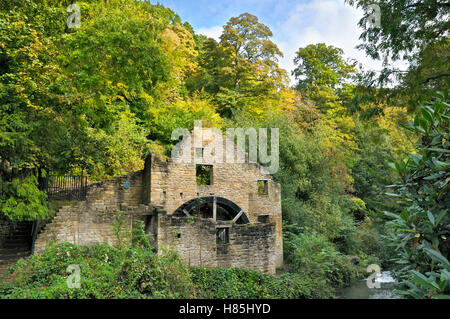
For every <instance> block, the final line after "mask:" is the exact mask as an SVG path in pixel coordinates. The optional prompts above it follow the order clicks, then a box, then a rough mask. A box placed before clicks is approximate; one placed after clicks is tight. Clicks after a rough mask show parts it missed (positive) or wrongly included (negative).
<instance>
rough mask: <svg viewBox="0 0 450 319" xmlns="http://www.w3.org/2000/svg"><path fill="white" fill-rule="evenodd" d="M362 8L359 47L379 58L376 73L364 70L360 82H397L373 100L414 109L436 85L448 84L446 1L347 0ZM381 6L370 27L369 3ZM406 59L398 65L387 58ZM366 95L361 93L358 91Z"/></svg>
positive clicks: (370, 93)
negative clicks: (376, 21) (377, 18)
mask: <svg viewBox="0 0 450 319" xmlns="http://www.w3.org/2000/svg"><path fill="white" fill-rule="evenodd" d="M346 2H348V3H349V4H350V5H353V6H355V7H358V8H360V9H362V10H363V11H364V15H363V17H362V18H361V19H360V21H359V23H358V25H359V26H360V27H361V28H362V29H363V32H362V33H361V35H360V39H361V40H362V41H363V43H361V44H360V45H358V48H359V49H361V50H364V51H365V53H366V54H367V55H369V56H371V57H372V58H374V59H379V60H383V69H382V70H381V72H379V73H376V72H375V71H368V72H364V76H363V77H362V82H361V83H363V87H365V89H366V91H367V92H366V93H368V95H374V94H373V90H367V87H369V88H371V87H372V88H373V87H375V86H384V85H385V84H387V83H394V82H397V83H399V84H397V85H395V87H394V88H393V89H390V90H383V91H384V93H382V94H381V95H379V94H378V93H377V94H376V95H377V98H376V99H377V100H382V101H390V102H391V103H395V104H397V105H405V106H408V108H410V109H415V107H416V106H417V105H420V104H421V103H424V102H425V101H427V100H429V99H430V98H431V97H432V95H433V93H434V92H435V91H437V90H444V89H446V88H448V87H449V84H450V73H449V72H448V70H449V52H450V51H449V37H448V31H449V29H450V23H449V22H448V19H447V16H448V14H449V11H450V8H449V5H448V3H446V2H445V1H440V0H427V1H415V0H380V1H377V2H376V3H374V2H373V1H370V0H346ZM373 4H376V5H378V6H379V8H380V12H379V13H380V26H379V27H378V26H373V25H372V24H371V23H368V21H372V19H373V18H372V15H373V13H374V12H373V10H372V9H371V8H370V6H371V5H373ZM397 60H404V61H406V62H409V67H408V69H407V70H406V71H405V70H399V69H398V68H397V67H394V66H392V64H391V61H397ZM361 93H362V95H365V93H364V92H361Z"/></svg>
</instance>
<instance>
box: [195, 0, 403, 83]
mask: <svg viewBox="0 0 450 319" xmlns="http://www.w3.org/2000/svg"><path fill="white" fill-rule="evenodd" d="M282 9H284V10H282ZM282 9H277V10H276V11H277V15H279V22H278V23H276V25H270V26H269V27H270V28H271V29H272V31H273V34H274V37H273V41H274V42H275V43H276V44H277V45H278V47H279V48H280V50H281V51H282V52H283V54H284V57H283V58H280V60H279V64H280V66H281V67H282V68H284V69H286V70H287V71H288V73H289V74H290V73H291V71H292V70H293V69H294V62H293V60H294V57H295V52H296V51H297V50H298V49H299V48H300V47H305V46H307V45H308V44H316V43H320V42H323V43H325V44H327V45H333V46H335V47H338V48H341V49H342V50H344V57H345V58H352V59H356V60H357V61H358V62H359V63H361V64H362V65H363V67H364V69H366V70H369V69H370V70H376V71H379V70H381V68H382V62H381V61H375V60H373V59H371V58H370V57H368V56H366V55H365V53H364V52H363V51H361V50H358V49H356V46H357V45H358V44H360V43H361V40H359V35H360V34H361V33H362V31H363V30H362V29H360V28H359V26H358V21H359V20H360V19H361V17H362V16H363V12H362V10H361V9H356V8H355V7H352V6H350V5H348V4H345V3H344V0H312V1H309V2H307V3H300V4H297V5H293V6H292V7H290V8H288V9H286V8H282ZM274 10H275V8H274ZM280 11H281V12H280ZM283 14H284V16H283ZM381 19H383V17H381ZM222 30H223V28H222V25H220V26H219V25H218V26H213V27H209V28H200V29H198V30H197V33H200V34H204V35H206V36H208V37H211V38H214V39H216V40H219V37H220V35H221V34H222ZM395 66H396V67H398V68H400V69H402V70H405V69H406V68H407V64H406V63H401V62H397V63H395ZM291 83H292V84H293V83H294V77H293V76H291Z"/></svg>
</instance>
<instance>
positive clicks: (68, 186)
mask: <svg viewBox="0 0 450 319" xmlns="http://www.w3.org/2000/svg"><path fill="white" fill-rule="evenodd" d="M42 189H43V190H45V191H46V192H47V195H48V199H50V200H85V199H86V192H87V176H83V175H64V176H58V175H47V177H45V178H44V179H43V185H42Z"/></svg>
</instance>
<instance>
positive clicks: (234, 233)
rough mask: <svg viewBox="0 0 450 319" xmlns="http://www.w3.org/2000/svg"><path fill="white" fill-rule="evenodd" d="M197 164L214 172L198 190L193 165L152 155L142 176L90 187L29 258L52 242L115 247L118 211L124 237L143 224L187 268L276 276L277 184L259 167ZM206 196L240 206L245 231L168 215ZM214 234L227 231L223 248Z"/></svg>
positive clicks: (62, 213)
mask: <svg viewBox="0 0 450 319" xmlns="http://www.w3.org/2000/svg"><path fill="white" fill-rule="evenodd" d="M236 151H237V152H239V150H236ZM191 152H194V150H193V149H191ZM201 164H208V165H213V171H212V183H211V185H197V183H196V163H174V162H173V161H171V160H163V159H161V158H160V157H158V156H156V155H153V154H151V155H150V156H148V157H147V159H146V161H145V168H144V170H143V171H139V172H135V173H132V174H129V175H126V176H122V177H118V178H114V179H110V180H106V181H103V182H100V183H95V184H92V185H90V186H88V192H87V198H86V200H85V201H82V202H78V203H76V204H74V205H71V206H63V207H62V208H61V209H60V210H59V211H58V212H57V214H56V216H55V217H54V219H53V220H52V221H51V222H50V223H48V224H47V225H46V226H45V227H44V228H43V229H42V230H41V232H40V233H39V234H38V236H37V238H36V240H35V242H34V252H35V253H40V252H42V251H43V250H44V249H45V246H46V244H47V243H49V242H50V241H54V242H72V243H76V244H80V245H89V244H93V243H101V242H107V243H108V244H110V245H115V244H116V235H115V234H114V231H113V224H114V223H115V221H116V220H117V217H118V215H119V213H120V212H121V211H122V212H124V213H125V215H124V224H123V226H124V228H125V229H124V230H130V229H131V227H132V225H133V222H134V220H136V219H141V220H146V221H147V223H148V225H146V231H147V234H148V236H149V239H150V240H151V242H152V244H153V245H154V246H156V248H157V250H158V251H160V249H161V248H162V247H163V246H164V247H166V248H175V249H176V250H178V251H179V253H180V255H181V257H182V258H183V259H184V260H185V261H186V262H187V263H189V264H190V265H196V266H205V267H242V268H253V269H257V270H260V271H262V272H265V273H274V272H275V269H276V267H280V266H281V265H282V263H283V244H282V229H281V227H282V220H281V193H280V185H279V184H277V183H275V182H274V181H273V180H272V177H271V176H270V175H269V174H267V173H265V172H264V170H262V169H261V167H260V165H259V164H257V163H209V162H201ZM258 180H265V181H266V183H267V190H268V193H267V194H259V193H258ZM212 195H213V196H217V197H223V198H225V199H227V200H230V201H232V202H233V203H235V204H236V205H238V206H239V207H240V208H241V209H242V210H243V211H244V213H245V214H246V216H247V217H248V219H249V221H250V224H243V225H242V224H232V223H230V221H228V224H227V225H223V224H221V222H220V221H214V219H201V218H196V219H194V220H193V219H191V218H186V217H175V216H172V213H173V212H174V211H175V210H176V209H177V208H178V207H179V206H181V205H182V204H184V203H185V202H187V201H189V200H191V199H195V198H198V197H204V196H212ZM144 216H147V217H144ZM149 216H153V217H154V218H153V217H149ZM149 220H150V221H151V222H150V223H149ZM217 227H229V243H227V244H217V243H216V229H217Z"/></svg>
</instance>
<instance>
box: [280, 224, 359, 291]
mask: <svg viewBox="0 0 450 319" xmlns="http://www.w3.org/2000/svg"><path fill="white" fill-rule="evenodd" d="M284 236H285V238H284V251H285V254H286V262H287V263H288V264H289V265H290V267H291V271H292V272H295V273H296V274H299V275H300V276H302V277H303V278H311V279H313V282H314V283H315V285H316V288H315V290H324V291H329V290H330V289H331V288H332V287H334V288H338V287H344V286H347V285H349V284H350V283H352V282H353V281H354V280H355V279H356V278H357V277H358V268H357V266H355V265H354V264H352V263H351V262H350V259H349V257H348V256H346V255H343V254H341V253H340V252H339V251H338V250H337V249H336V248H335V246H334V245H333V244H332V243H331V242H330V241H328V239H327V238H326V237H325V236H324V235H320V234H317V233H294V232H290V231H289V230H286V229H285V234H284Z"/></svg>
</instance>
